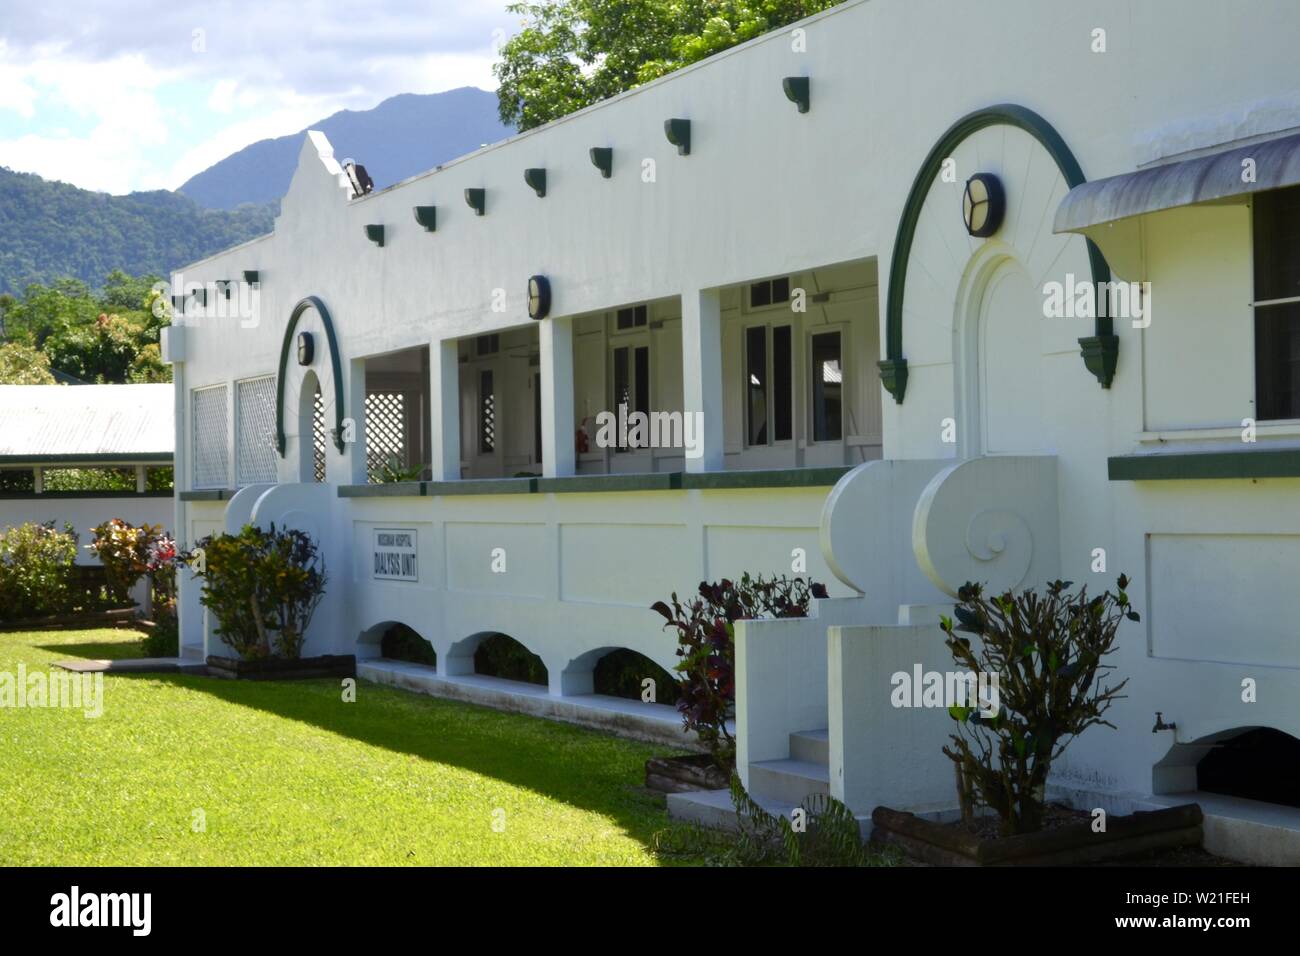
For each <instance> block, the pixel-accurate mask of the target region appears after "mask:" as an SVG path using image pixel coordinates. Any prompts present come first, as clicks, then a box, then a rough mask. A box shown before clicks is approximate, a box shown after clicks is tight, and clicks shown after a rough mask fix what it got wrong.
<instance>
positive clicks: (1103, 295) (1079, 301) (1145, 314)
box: [1043, 272, 1151, 329]
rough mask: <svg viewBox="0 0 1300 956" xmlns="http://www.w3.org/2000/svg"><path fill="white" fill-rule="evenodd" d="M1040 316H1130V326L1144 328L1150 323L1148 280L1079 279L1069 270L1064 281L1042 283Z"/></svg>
mask: <svg viewBox="0 0 1300 956" xmlns="http://www.w3.org/2000/svg"><path fill="white" fill-rule="evenodd" d="M1043 317H1044V318H1047V319H1096V318H1106V317H1110V318H1115V319H1130V320H1131V321H1132V322H1133V328H1135V329H1145V328H1148V327H1149V326H1150V325H1151V283H1150V282H1116V281H1110V282H1093V281H1092V280H1091V279H1086V280H1083V281H1079V280H1077V279H1076V278H1075V276H1074V273H1073V272H1069V273H1066V276H1065V281H1064V282H1056V281H1052V282H1045V283H1043Z"/></svg>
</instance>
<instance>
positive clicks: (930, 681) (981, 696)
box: [889, 664, 1001, 718]
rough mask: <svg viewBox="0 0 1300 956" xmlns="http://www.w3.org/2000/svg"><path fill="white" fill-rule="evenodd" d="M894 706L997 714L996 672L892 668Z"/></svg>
mask: <svg viewBox="0 0 1300 956" xmlns="http://www.w3.org/2000/svg"><path fill="white" fill-rule="evenodd" d="M889 683H890V684H891V685H892V686H893V690H892V691H890V693H889V702H890V703H891V704H892V705H893V706H894V707H942V708H944V709H950V708H953V707H968V708H971V709H978V711H979V715H980V716H981V717H986V718H992V717H996V716H997V715H998V710H999V709H1000V700H1001V698H1000V696H999V694H998V675H997V674H995V673H989V672H986V671H980V672H979V673H976V672H975V671H927V670H926V669H925V668H924V667H922V666H921V665H920V664H914V665H912V670H911V672H910V673H909V672H908V671H895V672H894V674H893V675H892V676H891V677H890V678H889Z"/></svg>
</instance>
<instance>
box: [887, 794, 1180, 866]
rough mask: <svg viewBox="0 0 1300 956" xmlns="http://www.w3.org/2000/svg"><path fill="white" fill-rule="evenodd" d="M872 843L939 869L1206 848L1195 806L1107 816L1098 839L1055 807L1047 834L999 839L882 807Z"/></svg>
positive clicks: (1076, 814) (985, 821) (989, 822)
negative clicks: (892, 849)
mask: <svg viewBox="0 0 1300 956" xmlns="http://www.w3.org/2000/svg"><path fill="white" fill-rule="evenodd" d="M871 821H872V824H873V825H874V827H873V831H872V836H871V840H872V842H873V843H874V844H877V845H880V846H887V845H892V846H896V847H898V848H899V849H901V850H902V851H903V852H904V853H906V854H908V855H909V856H911V857H912V858H914V859H916V860H919V861H921V862H923V863H930V864H934V865H937V866H1078V865H1085V864H1096V863H1101V862H1105V861H1108V860H1117V859H1123V858H1125V857H1131V856H1136V855H1139V854H1145V853H1150V852H1152V851H1161V850H1169V849H1173V848H1194V847H1199V846H1200V845H1201V821H1202V814H1201V808H1200V806H1199V805H1197V804H1195V803H1188V804H1184V805H1182V806H1177V807H1169V808H1167V809H1163V810H1152V811H1150V812H1138V813H1133V814H1130V815H1128V816H1108V817H1107V819H1106V829H1105V831H1104V832H1100V833H1099V832H1094V830H1093V824H1092V817H1091V815H1090V814H1088V813H1085V812H1083V811H1079V810H1072V809H1070V808H1068V807H1062V806H1059V805H1056V804H1053V805H1051V806H1049V807H1048V808H1047V814H1046V819H1045V821H1044V829H1042V830H1040V831H1039V832H1037V833H1026V834H1023V835H1021V836H1012V837H1000V836H999V835H998V820H997V818H996V817H978V818H976V819H974V820H971V821H969V822H960V821H958V822H955V823H935V822H933V821H930V820H923V819H921V818H920V817H918V816H916V815H915V814H912V813H903V812H900V811H898V810H891V809H889V808H888V807H877V808H876V810H875V812H874V813H872V815H871Z"/></svg>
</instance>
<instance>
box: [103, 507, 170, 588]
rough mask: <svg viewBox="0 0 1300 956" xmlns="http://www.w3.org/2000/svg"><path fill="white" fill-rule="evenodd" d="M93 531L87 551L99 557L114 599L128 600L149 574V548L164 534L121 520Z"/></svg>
mask: <svg viewBox="0 0 1300 956" xmlns="http://www.w3.org/2000/svg"><path fill="white" fill-rule="evenodd" d="M91 532H92V533H93V534H94V535H95V537H94V538H93V539H92V540H91V542H90V544H88V545H86V550H88V551H94V552H95V554H97V555H98V556H99V562H100V564H102V565H103V566H104V574H105V576H106V577H107V579H108V589H109V591H110V592H111V593H112V595H113V597H114V598H116V599H117V600H119V601H125V600H126V599H127V597H128V596H129V595H130V593H131V589H132V588H133V587H135V585H136V582H137V581H139V580H140V578H142V577H144V575H146V574H148V573H149V546H150V544H151V542H153V541H154V540H155V539H156V538H158V537H159V536H160V535H161V534H162V528H161V527H160V526H159V525H156V524H142V525H140V526H139V527H136V526H135V525H133V524H131V523H130V522H127V521H123V520H122V519H121V518H112V519H110V520H109V521H105V522H104V523H103V524H100V525H96V526H95V527H94V528H92V529H91Z"/></svg>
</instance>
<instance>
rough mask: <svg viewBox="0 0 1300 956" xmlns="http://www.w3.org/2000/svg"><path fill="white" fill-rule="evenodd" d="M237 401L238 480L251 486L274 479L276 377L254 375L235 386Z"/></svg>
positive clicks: (236, 443)
mask: <svg viewBox="0 0 1300 956" xmlns="http://www.w3.org/2000/svg"><path fill="white" fill-rule="evenodd" d="M235 397H236V400H237V401H238V402H239V411H238V414H239V419H238V421H239V434H238V435H237V436H236V439H235V446H236V449H237V451H236V457H235V462H236V468H237V474H238V483H239V484H241V485H251V484H258V483H263V482H274V481H275V480H276V478H277V477H278V476H277V473H276V472H277V469H276V451H275V444H274V442H275V379H274V378H273V377H271V376H267V377H265V378H253V379H249V380H248V381H246V382H239V383H238V384H237V385H236V386H235Z"/></svg>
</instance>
